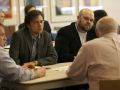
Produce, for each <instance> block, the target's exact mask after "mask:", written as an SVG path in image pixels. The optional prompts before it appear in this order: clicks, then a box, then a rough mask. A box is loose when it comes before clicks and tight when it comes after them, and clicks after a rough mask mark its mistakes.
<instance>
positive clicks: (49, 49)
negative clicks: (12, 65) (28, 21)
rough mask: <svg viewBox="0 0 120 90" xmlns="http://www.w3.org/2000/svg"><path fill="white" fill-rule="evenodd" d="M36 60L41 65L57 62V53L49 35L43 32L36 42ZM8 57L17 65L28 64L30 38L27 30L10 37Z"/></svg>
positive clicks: (23, 29)
mask: <svg viewBox="0 0 120 90" xmlns="http://www.w3.org/2000/svg"><path fill="white" fill-rule="evenodd" d="M36 52H37V57H36V60H38V61H39V63H41V64H43V65H49V64H54V63H56V62H57V53H56V51H55V49H54V47H53V45H52V41H51V37H50V34H49V33H48V32H46V31H43V32H42V34H41V37H40V39H38V42H37V51H36ZM9 53H10V56H11V57H12V58H13V59H14V60H15V61H16V63H17V64H21V65H22V64H23V63H26V62H30V61H31V60H32V59H31V53H32V37H31V34H30V32H29V30H28V29H27V28H22V29H21V30H19V31H17V32H15V33H14V34H13V35H12V41H11V45H10V51H9Z"/></svg>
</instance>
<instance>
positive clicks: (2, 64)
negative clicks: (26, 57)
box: [0, 24, 46, 82]
mask: <svg viewBox="0 0 120 90" xmlns="http://www.w3.org/2000/svg"><path fill="white" fill-rule="evenodd" d="M5 42H6V36H5V30H4V26H3V25H2V24H0V82H1V80H7V81H16V82H19V81H26V80H31V79H34V78H39V77H43V76H44V75H45V72H46V70H45V68H44V67H41V68H38V69H34V65H32V64H31V65H30V64H29V65H24V66H23V67H21V66H19V65H16V63H15V62H14V60H13V59H12V58H10V56H9V53H8V52H7V51H6V50H4V48H3V47H4V45H5ZM30 66H31V67H33V68H32V69H30Z"/></svg>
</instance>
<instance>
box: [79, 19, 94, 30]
mask: <svg viewBox="0 0 120 90" xmlns="http://www.w3.org/2000/svg"><path fill="white" fill-rule="evenodd" d="M78 27H79V28H80V30H81V31H84V32H88V31H89V30H90V29H91V28H92V25H89V26H85V25H84V24H83V23H82V22H81V21H80V22H79V24H78Z"/></svg>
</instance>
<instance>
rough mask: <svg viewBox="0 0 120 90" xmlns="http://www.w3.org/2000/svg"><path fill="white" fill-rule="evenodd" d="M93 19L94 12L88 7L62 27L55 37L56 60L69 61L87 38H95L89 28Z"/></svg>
mask: <svg viewBox="0 0 120 90" xmlns="http://www.w3.org/2000/svg"><path fill="white" fill-rule="evenodd" d="M93 21H94V13H93V12H92V11H91V10H89V9H83V10H81V11H80V12H79V14H78V16H77V21H76V22H73V23H71V24H70V25H68V26H65V27H62V28H61V29H60V30H59V31H58V33H57V36H56V39H55V49H56V51H57V54H58V62H59V63H61V62H71V61H73V59H74V57H75V56H76V55H77V52H78V50H79V48H80V47H81V46H82V44H83V43H84V42H86V41H88V40H91V39H93V38H95V34H94V33H93V32H94V31H92V30H91V28H92V26H93Z"/></svg>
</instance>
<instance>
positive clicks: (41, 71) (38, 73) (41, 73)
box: [34, 66, 46, 78]
mask: <svg viewBox="0 0 120 90" xmlns="http://www.w3.org/2000/svg"><path fill="white" fill-rule="evenodd" d="M34 71H35V73H36V78H38V77H43V76H45V74H46V69H45V67H44V66H42V67H40V68H37V69H34Z"/></svg>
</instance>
